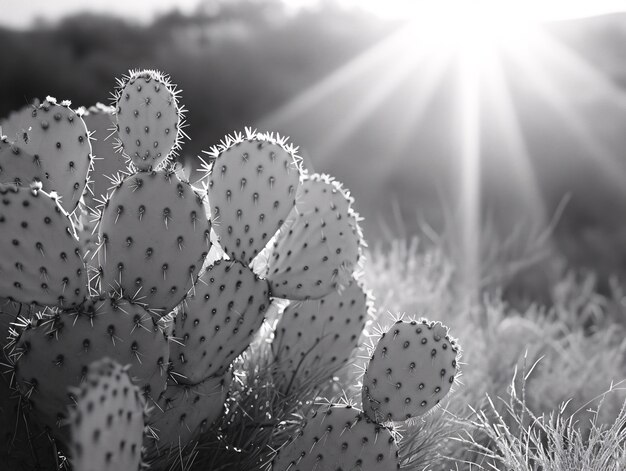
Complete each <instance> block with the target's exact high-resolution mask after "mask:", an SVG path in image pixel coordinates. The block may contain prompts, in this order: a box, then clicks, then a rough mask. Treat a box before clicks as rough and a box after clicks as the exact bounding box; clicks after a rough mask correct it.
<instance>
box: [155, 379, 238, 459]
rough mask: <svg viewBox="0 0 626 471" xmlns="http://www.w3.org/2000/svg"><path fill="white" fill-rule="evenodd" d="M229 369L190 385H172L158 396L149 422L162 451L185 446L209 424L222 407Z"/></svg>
mask: <svg viewBox="0 0 626 471" xmlns="http://www.w3.org/2000/svg"><path fill="white" fill-rule="evenodd" d="M232 377H233V376H232V372H227V373H225V374H223V375H220V376H214V377H211V378H208V379H205V380H204V381H202V382H201V383H199V384H196V385H193V386H190V385H184V384H171V385H169V386H168V387H167V389H166V390H165V391H163V393H162V394H161V396H160V397H159V400H158V402H157V405H156V406H155V409H154V410H153V412H152V414H151V415H150V420H149V421H148V425H149V426H150V428H151V429H152V431H153V432H154V434H156V435H157V436H158V445H157V444H156V443H153V444H151V445H149V446H148V448H149V449H152V448H153V447H154V446H158V447H159V448H160V449H161V450H167V449H168V448H171V447H173V446H174V447H176V446H179V445H180V446H181V447H184V446H185V445H187V444H188V443H189V442H190V441H191V440H193V439H194V438H196V437H197V436H198V435H199V434H201V433H203V432H204V431H206V430H207V429H208V427H210V426H211V424H212V423H213V422H215V420H217V419H218V418H219V416H220V415H221V414H222V411H223V410H224V402H225V401H226V395H227V393H228V389H229V387H230V382H231V381H232Z"/></svg>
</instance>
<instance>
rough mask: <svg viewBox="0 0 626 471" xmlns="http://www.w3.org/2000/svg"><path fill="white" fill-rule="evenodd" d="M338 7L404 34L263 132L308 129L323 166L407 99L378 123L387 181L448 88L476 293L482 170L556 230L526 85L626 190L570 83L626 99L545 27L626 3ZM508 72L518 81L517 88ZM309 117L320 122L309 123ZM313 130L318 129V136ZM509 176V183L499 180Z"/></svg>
mask: <svg viewBox="0 0 626 471" xmlns="http://www.w3.org/2000/svg"><path fill="white" fill-rule="evenodd" d="M290 1H291V0H290ZM294 1H314V0H294ZM319 1H322V0H319ZM335 1H337V2H339V3H341V4H343V5H344V6H345V7H346V8H354V9H361V10H367V11H369V12H370V13H372V14H375V15H378V16H380V17H384V18H387V19H391V20H393V21H392V24H397V29H394V31H393V32H392V33H390V34H389V35H388V36H386V37H385V38H383V39H382V40H381V41H380V42H378V43H376V44H375V45H373V46H372V47H371V48H370V49H368V50H366V51H365V52H363V53H361V54H360V55H358V56H356V57H354V58H353V59H352V60H350V61H348V62H347V63H345V64H344V65H342V66H341V67H339V68H338V69H337V70H336V71H334V72H332V73H331V74H330V75H328V76H327V77H324V78H323V79H322V80H320V81H319V82H317V83H315V84H314V85H312V86H311V87H310V88H308V89H306V90H305V91H304V92H302V93H300V94H299V95H297V96H295V97H294V98H293V99H291V100H290V101H288V102H287V103H285V104H283V105H282V106H281V107H279V108H278V109H276V110H274V111H273V112H272V113H270V114H268V115H267V116H265V117H264V118H263V120H262V121H261V124H260V126H261V127H265V128H283V127H286V126H292V127H293V126H294V125H297V123H298V122H301V124H302V128H303V129H306V133H307V135H311V136H316V137H317V141H318V142H320V143H321V144H319V145H318V146H317V147H316V158H317V161H318V162H319V163H320V164H322V165H323V164H324V162H325V161H326V162H328V161H329V160H330V159H331V158H334V156H336V155H337V154H338V150H339V149H342V148H344V146H345V144H346V143H349V142H350V141H351V140H352V139H354V138H355V136H359V135H362V134H363V129H365V127H366V126H367V125H371V123H372V122H373V121H372V117H376V116H380V115H381V112H382V111H383V110H385V109H386V108H385V106H386V105H387V104H388V102H389V100H388V99H389V98H390V97H393V96H394V92H395V91H397V90H402V91H404V92H407V93H406V95H405V97H404V98H405V99H404V101H403V103H402V106H399V107H397V108H396V109H394V110H393V112H390V113H389V114H388V115H387V118H388V119H387V120H386V121H384V120H380V119H379V120H377V121H375V122H376V125H377V126H385V123H387V124H388V126H387V127H385V129H387V130H388V131H389V132H390V134H392V135H393V139H390V140H389V144H388V146H387V147H386V148H385V160H384V165H383V166H382V167H381V175H380V176H381V180H382V179H383V178H384V175H385V173H384V172H385V171H386V169H387V168H389V169H392V168H393V166H394V165H398V164H399V163H402V162H406V161H403V160H402V159H403V158H404V157H405V156H404V155H403V153H402V152H403V151H402V150H403V149H406V148H407V144H411V143H412V141H413V140H414V138H415V136H416V135H417V134H418V132H419V130H418V129H419V127H420V126H421V125H422V124H423V123H427V122H428V120H429V113H431V112H433V110H432V109H431V108H429V107H430V105H431V101H432V100H433V97H434V96H435V95H436V94H437V93H438V91H439V90H440V89H439V88H438V87H440V84H441V83H445V84H446V87H447V88H446V93H447V95H446V98H449V101H450V102H451V103H452V108H453V109H454V111H453V114H454V116H452V118H453V119H452V120H450V126H449V127H450V129H451V131H450V132H448V130H446V137H447V138H449V140H454V145H453V146H451V147H450V150H449V151H448V150H447V149H448V148H447V147H446V152H448V153H449V154H451V155H450V158H449V161H450V162H453V164H452V165H451V168H450V169H449V171H450V174H451V180H453V182H454V183H453V184H451V185H450V188H451V192H452V194H451V195H450V196H449V198H450V200H451V205H453V206H454V210H453V212H454V214H453V216H452V218H453V219H454V221H452V226H453V227H451V228H450V229H451V230H452V231H453V232H455V233H456V234H458V235H459V239H461V240H459V241H457V242H458V246H459V249H460V252H461V253H460V254H459V258H460V262H459V266H460V267H461V269H462V270H461V271H462V272H463V273H460V277H461V278H462V279H464V280H465V282H466V285H467V286H466V287H467V290H466V291H467V292H468V293H474V294H477V293H479V292H480V283H481V279H482V278H481V277H482V272H483V271H484V267H483V266H482V258H481V250H482V248H481V243H482V241H484V234H483V231H484V226H485V221H483V220H482V215H483V212H484V211H483V210H484V202H485V199H484V198H483V188H484V186H483V184H484V183H485V182H486V178H485V175H483V173H482V172H484V171H485V168H486V166H487V165H491V166H493V167H494V168H497V169H498V172H499V173H498V175H497V178H500V179H501V180H502V181H506V185H507V191H508V192H509V193H510V194H511V195H514V197H515V198H516V201H521V202H523V205H521V206H520V208H522V210H523V214H519V218H520V220H521V218H527V219H528V221H526V220H524V224H525V226H526V227H530V228H539V229H544V228H545V227H549V220H548V217H547V212H548V210H547V208H546V205H545V203H544V201H543V199H542V193H541V191H539V184H538V180H537V175H536V174H535V169H534V167H533V161H532V159H531V155H530V152H531V150H529V147H528V145H527V142H526V141H525V136H524V132H523V129H522V124H521V123H520V116H521V115H520V114H519V112H518V109H517V107H518V105H519V103H518V102H516V100H514V97H513V93H512V87H513V85H515V84H517V85H519V84H520V83H521V82H523V85H524V87H525V89H530V90H531V91H532V93H533V94H535V95H536V96H537V97H538V98H539V99H541V100H542V102H543V103H545V105H546V106H547V107H548V109H551V111H553V112H555V116H556V117H557V119H558V120H559V122H558V125H559V126H563V127H564V128H565V129H566V130H567V132H568V133H569V135H568V137H569V138H570V139H573V140H575V141H576V142H577V143H578V144H579V145H580V146H581V147H582V148H583V149H585V154H586V155H588V158H589V159H593V161H594V163H597V166H598V168H601V169H602V172H603V173H604V174H605V175H606V177H607V178H608V179H610V181H611V182H612V184H619V182H620V181H621V182H622V183H621V185H622V187H623V180H624V178H626V172H625V171H624V170H623V168H622V167H621V166H620V163H619V161H618V159H616V156H615V155H613V154H612V153H611V152H608V151H607V150H606V149H605V148H604V146H603V145H602V142H601V137H600V136H597V135H595V134H594V132H593V131H592V130H590V128H589V126H588V125H587V123H586V121H585V117H584V116H583V115H582V111H581V109H580V108H577V107H576V103H575V102H573V101H572V99H571V93H570V95H568V94H567V90H571V86H570V87H569V88H566V87H564V85H566V84H571V83H583V84H584V85H585V88H584V91H585V93H586V94H591V95H594V94H596V95H602V96H605V97H608V98H609V99H611V100H616V97H619V98H620V100H626V95H625V94H624V93H623V91H622V90H619V89H618V87H617V86H616V85H615V84H614V83H612V82H611V80H609V79H608V78H607V77H606V76H604V75H603V74H602V73H601V72H600V71H599V70H598V69H597V68H596V67H594V66H593V65H592V64H590V63H589V62H588V61H587V60H586V59H585V58H583V57H582V56H580V55H579V54H577V53H576V52H575V51H574V50H572V49H571V48H569V47H568V46H567V45H566V44H563V43H561V42H560V41H559V40H558V39H557V37H556V36H554V35H552V34H550V32H549V28H550V26H549V24H548V23H550V22H554V21H560V20H565V19H573V18H582V17H587V16H592V15H600V14H608V13H611V12H614V11H621V10H624V7H625V5H624V2H623V0H594V1H590V0H335ZM512 66H514V68H512ZM511 70H515V71H516V73H517V74H518V75H519V77H513V80H512V77H511ZM516 81H517V82H516ZM407 83H410V84H411V85H410V86H407V85H406V84H407ZM450 84H452V85H450ZM455 84H456V85H455ZM624 102H625V103H626V101H624ZM336 103H341V109H340V114H341V119H340V120H339V121H338V120H336V119H335V118H336V116H337V114H338V109H337V106H336V105H335V104H336ZM311 115H315V116H317V118H318V119H315V120H312V119H311ZM329 116H330V117H332V119H328V117H329ZM312 123H313V124H315V126H316V128H315V129H311V125H312ZM330 123H332V125H331V124H330ZM389 123H392V124H389ZM487 134H488V135H489V136H494V135H495V136H498V139H500V140H501V141H502V142H503V144H502V149H503V152H498V155H497V161H496V160H495V159H494V158H493V157H490V156H488V155H487V152H486V151H485V149H486V148H487V145H486V144H485V142H483V141H482V140H483V139H484V138H485V136H486V135H487ZM418 152H419V149H418V150H417V151H416V154H415V157H416V158H422V159H424V155H421V156H419V155H417V153H418ZM452 154H453V155H452ZM446 157H447V156H446ZM489 159H491V160H489ZM432 164H433V165H434V166H435V165H437V162H434V161H433V162H432ZM426 171H427V169H426ZM503 171H506V175H502V172H503ZM491 176H492V177H493V171H492V175H491ZM613 182H615V183H613ZM550 211H552V210H550ZM517 216H518V215H517V214H516V218H517ZM527 222H528V223H527Z"/></svg>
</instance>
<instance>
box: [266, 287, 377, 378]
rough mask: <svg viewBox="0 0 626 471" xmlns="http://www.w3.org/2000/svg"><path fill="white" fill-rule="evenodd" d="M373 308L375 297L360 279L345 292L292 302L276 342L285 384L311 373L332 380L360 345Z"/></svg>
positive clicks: (275, 351) (276, 354)
mask: <svg viewBox="0 0 626 471" xmlns="http://www.w3.org/2000/svg"><path fill="white" fill-rule="evenodd" d="M372 309H373V302H372V299H371V296H368V294H367V293H366V292H365V291H364V290H363V287H362V286H361V284H360V283H358V282H357V281H356V280H353V281H352V283H351V284H350V285H349V286H347V287H346V289H344V290H343V291H342V292H341V293H339V292H338V291H334V292H332V293H331V294H329V295H328V296H325V297H323V298H321V299H315V300H309V301H297V302H292V303H291V304H289V305H288V306H287V308H286V309H285V311H284V312H283V314H282V316H281V318H280V320H279V321H278V324H277V325H276V330H275V333H274V340H273V342H272V351H273V352H274V355H275V357H276V359H277V360H278V371H279V372H280V374H281V375H282V376H283V379H284V380H286V383H285V384H286V385H287V384H289V383H292V384H295V383H297V382H298V381H297V378H302V379H304V378H307V377H309V376H310V375H313V376H314V377H315V378H319V379H322V380H323V379H327V378H328V379H330V378H331V377H332V376H333V374H334V373H335V372H336V371H337V370H338V369H339V368H341V367H342V366H343V365H345V364H347V362H348V360H349V358H350V356H351V355H352V352H353V350H354V349H355V348H356V347H357V346H358V342H359V338H360V336H361V332H362V331H363V329H364V327H365V322H366V321H367V319H368V317H370V315H371V310H372ZM283 382H285V381H281V384H282V383H283Z"/></svg>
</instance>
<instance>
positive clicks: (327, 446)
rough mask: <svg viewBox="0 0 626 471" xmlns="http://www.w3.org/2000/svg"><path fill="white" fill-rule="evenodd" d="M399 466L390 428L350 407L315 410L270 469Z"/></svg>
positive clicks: (387, 470)
mask: <svg viewBox="0 0 626 471" xmlns="http://www.w3.org/2000/svg"><path fill="white" fill-rule="evenodd" d="M399 468H400V464H399V459H398V445H397V443H396V441H395V439H394V437H393V436H392V434H391V432H390V430H389V429H388V428H386V427H384V426H382V425H379V424H376V423H374V422H371V421H370V420H369V419H367V417H365V416H364V415H363V414H362V413H359V411H358V410H357V409H355V408H353V407H351V406H345V405H332V406H322V407H321V408H320V409H317V410H314V411H313V412H312V413H311V416H310V417H309V418H308V419H307V422H306V424H305V425H304V427H303V429H302V430H301V432H300V433H299V434H298V435H297V436H296V438H295V439H294V440H293V441H292V442H291V443H289V444H287V445H285V446H284V447H283V448H281V449H280V451H279V453H278V455H277V456H276V458H275V459H274V461H273V463H272V471H311V470H316V471H336V470H339V469H341V470H346V471H347V470H362V471H391V470H396V469H399Z"/></svg>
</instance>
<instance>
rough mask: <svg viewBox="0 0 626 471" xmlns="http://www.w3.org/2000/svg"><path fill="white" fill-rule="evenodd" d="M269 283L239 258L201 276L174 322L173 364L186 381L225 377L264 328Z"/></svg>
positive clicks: (268, 303)
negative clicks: (258, 331) (226, 372)
mask: <svg viewBox="0 0 626 471" xmlns="http://www.w3.org/2000/svg"><path fill="white" fill-rule="evenodd" d="M270 302H271V301H270V294H269V285H268V284H267V281H265V280H261V279H259V278H258V277H257V276H256V275H255V274H254V273H252V270H250V269H249V268H248V267H247V266H245V265H243V264H242V263H241V262H237V261H235V260H221V261H217V262H215V263H214V264H213V265H211V266H210V267H208V268H207V270H206V271H205V272H204V273H203V274H202V276H201V277H200V279H199V280H198V283H197V284H196V286H195V287H194V288H193V289H192V290H191V292H190V294H189V296H188V297H187V299H186V301H185V302H184V303H183V305H182V306H181V310H180V312H179V313H178V315H177V317H176V319H175V331H174V337H176V338H177V339H178V342H174V343H172V355H171V358H172V365H173V367H174V370H175V371H176V372H177V373H178V374H182V375H183V376H184V377H185V379H184V380H181V381H183V382H185V383H192V384H193V383H197V382H199V381H201V380H202V379H204V378H207V377H208V376H212V375H219V374H222V373H223V372H224V371H226V370H227V369H228V367H229V366H230V364H231V363H232V361H233V360H234V359H235V358H236V357H237V356H239V355H240V354H241V352H243V351H244V350H245V349H246V348H247V347H248V345H249V344H250V342H251V341H252V338H253V336H254V333H255V332H256V331H257V330H258V329H259V328H260V327H261V324H262V323H263V319H264V318H265V312H266V311H267V308H268V307H269V305H270Z"/></svg>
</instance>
